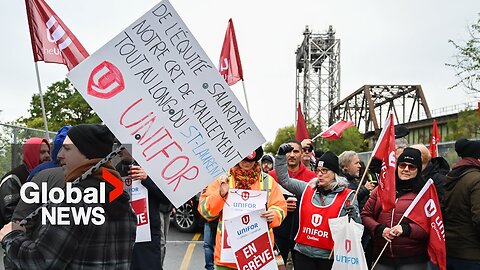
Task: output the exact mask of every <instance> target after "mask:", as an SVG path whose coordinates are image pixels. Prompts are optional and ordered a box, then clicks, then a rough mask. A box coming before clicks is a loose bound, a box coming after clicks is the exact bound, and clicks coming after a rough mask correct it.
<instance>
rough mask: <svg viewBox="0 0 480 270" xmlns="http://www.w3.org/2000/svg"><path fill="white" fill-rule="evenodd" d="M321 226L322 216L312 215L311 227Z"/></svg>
mask: <svg viewBox="0 0 480 270" xmlns="http://www.w3.org/2000/svg"><path fill="white" fill-rule="evenodd" d="M320 224H322V216H321V215H320V214H313V215H312V225H313V226H315V227H318V226H320Z"/></svg>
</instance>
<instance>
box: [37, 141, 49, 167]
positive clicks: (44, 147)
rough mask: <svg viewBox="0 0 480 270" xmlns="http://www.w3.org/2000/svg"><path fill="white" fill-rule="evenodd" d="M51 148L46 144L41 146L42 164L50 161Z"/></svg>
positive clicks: (43, 143)
mask: <svg viewBox="0 0 480 270" xmlns="http://www.w3.org/2000/svg"><path fill="white" fill-rule="evenodd" d="M50 159H51V158H50V148H49V147H48V145H47V144H46V143H45V142H42V144H41V145H40V163H42V162H47V161H50Z"/></svg>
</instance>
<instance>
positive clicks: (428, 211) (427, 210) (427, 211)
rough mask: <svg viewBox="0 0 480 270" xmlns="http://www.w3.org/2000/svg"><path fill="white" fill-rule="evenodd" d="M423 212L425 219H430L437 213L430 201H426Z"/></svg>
mask: <svg viewBox="0 0 480 270" xmlns="http://www.w3.org/2000/svg"><path fill="white" fill-rule="evenodd" d="M424 210H425V215H426V216H427V217H432V216H433V215H435V213H437V207H436V206H435V203H434V202H433V200H432V199H429V200H428V201H427V203H426V204H425V207H424Z"/></svg>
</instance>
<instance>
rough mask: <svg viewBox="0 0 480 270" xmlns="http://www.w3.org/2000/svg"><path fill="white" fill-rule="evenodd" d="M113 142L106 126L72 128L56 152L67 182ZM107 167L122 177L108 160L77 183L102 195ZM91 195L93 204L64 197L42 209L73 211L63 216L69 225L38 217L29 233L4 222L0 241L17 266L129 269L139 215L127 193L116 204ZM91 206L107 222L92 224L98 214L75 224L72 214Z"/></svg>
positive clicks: (108, 187)
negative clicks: (100, 211)
mask: <svg viewBox="0 0 480 270" xmlns="http://www.w3.org/2000/svg"><path fill="white" fill-rule="evenodd" d="M112 146H113V134H112V133H111V132H110V130H108V128H107V127H106V126H104V125H78V126H74V127H72V128H71V129H70V130H69V131H68V133H67V137H66V138H65V141H64V143H63V146H62V149H61V150H60V153H59V154H58V158H59V159H60V164H61V166H62V168H63V169H64V173H65V182H66V183H68V182H73V181H74V180H76V179H77V178H78V177H80V176H82V175H83V174H84V173H86V172H87V171H89V169H90V168H92V167H93V166H95V165H96V164H97V163H98V162H99V161H100V160H102V158H104V157H106V156H107V155H108V154H109V153H110V152H111V150H112ZM104 170H106V171H108V172H109V173H110V174H112V175H114V176H115V177H117V178H120V175H119V174H118V172H117V171H116V170H115V168H114V167H113V166H112V165H111V164H110V162H107V163H105V164H103V165H102V166H101V167H100V169H98V170H95V171H93V172H90V173H88V174H85V175H84V176H85V177H84V178H83V179H84V180H81V181H80V182H78V183H77V184H75V185H74V187H75V188H78V189H79V190H80V191H81V193H82V194H85V196H87V194H94V193H92V190H97V192H96V193H97V194H100V195H102V194H101V192H99V190H100V187H101V182H102V183H105V197H107V196H108V194H110V192H111V191H113V190H114V187H113V186H112V185H111V184H110V183H108V182H106V181H104V180H103V177H102V172H103V171H104ZM119 181H120V180H119ZM87 188H88V191H87ZM81 197H83V196H81ZM88 197H90V200H89V202H87V201H84V200H80V202H78V203H72V202H68V201H66V200H65V198H64V200H63V201H60V202H58V203H49V204H48V205H47V206H45V209H42V210H46V211H48V212H49V213H50V212H53V211H55V210H56V209H62V208H63V209H70V212H69V213H70V214H69V215H68V217H67V218H62V221H66V222H65V223H66V225H58V224H52V222H49V220H48V219H47V220H45V221H46V222H45V224H44V225H42V224H41V223H44V222H41V221H40V220H41V217H40V215H37V216H35V217H33V219H30V220H28V222H29V223H34V224H33V225H34V226H29V225H30V224H29V223H27V226H26V228H29V231H25V227H23V226H21V225H20V224H18V223H12V222H10V223H9V224H7V225H5V226H4V227H3V228H2V229H1V230H0V240H1V243H2V246H3V248H4V249H5V254H6V256H7V257H8V258H9V259H10V260H11V261H12V262H13V263H14V264H15V265H16V266H17V267H18V268H19V269H129V268H130V262H131V259H132V249H133V244H134V243H135V236H136V222H137V219H136V216H135V214H134V213H133V210H132V208H131V207H130V204H129V198H128V194H126V193H125V192H123V193H122V194H121V195H120V196H119V197H117V198H116V199H115V200H113V201H112V202H109V199H108V198H96V201H98V202H95V200H94V199H93V197H94V196H93V195H92V196H88ZM98 197H100V196H98ZM91 200H93V202H92V201H91ZM102 200H104V201H105V203H102V202H101V201H102ZM59 207H62V208H59ZM93 207H99V208H101V209H103V212H104V216H103V218H104V222H103V223H101V222H99V223H97V222H96V224H94V223H93V222H92V221H93V219H95V218H94V217H93V218H91V219H89V221H88V222H86V223H83V222H80V223H78V222H75V220H74V218H73V215H72V212H74V211H75V212H76V213H79V212H80V211H82V212H84V213H88V209H90V210H91V211H93V210H92V208H93ZM63 213H64V214H65V212H63ZM97 221H98V219H97ZM76 223H77V225H76ZM30 228H33V229H31V230H30Z"/></svg>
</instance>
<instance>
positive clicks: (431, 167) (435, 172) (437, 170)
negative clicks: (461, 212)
mask: <svg viewBox="0 0 480 270" xmlns="http://www.w3.org/2000/svg"><path fill="white" fill-rule="evenodd" d="M449 172H450V165H449V164H448V162H447V161H446V160H445V159H444V158H443V157H436V158H432V160H430V162H429V163H428V164H427V167H426V168H425V170H423V171H422V176H423V178H424V179H425V180H428V179H430V178H432V180H433V183H434V184H435V188H436V189H437V195H438V200H439V201H442V199H443V193H444V185H445V179H446V178H447V173H449Z"/></svg>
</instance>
